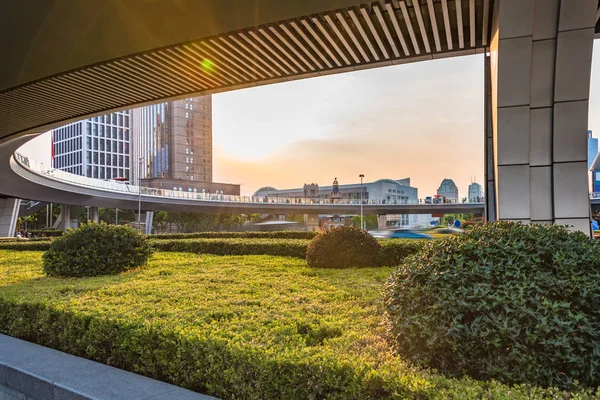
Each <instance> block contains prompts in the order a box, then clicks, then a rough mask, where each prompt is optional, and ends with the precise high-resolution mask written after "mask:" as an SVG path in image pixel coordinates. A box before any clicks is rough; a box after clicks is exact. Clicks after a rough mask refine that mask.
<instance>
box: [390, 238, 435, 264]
mask: <svg viewBox="0 0 600 400" xmlns="http://www.w3.org/2000/svg"><path fill="white" fill-rule="evenodd" d="M429 242H431V240H414V239H385V240H381V241H380V243H381V264H382V265H386V266H396V265H398V264H400V263H401V262H402V260H404V258H406V257H408V256H411V255H413V254H416V253H418V252H419V251H420V250H421V249H422V248H423V247H424V246H425V245H427V243H429Z"/></svg>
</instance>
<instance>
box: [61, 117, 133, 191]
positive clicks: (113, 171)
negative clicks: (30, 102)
mask: <svg viewBox="0 0 600 400" xmlns="http://www.w3.org/2000/svg"><path fill="white" fill-rule="evenodd" d="M130 148H131V113H130V111H121V112H115V113H111V114H105V115H100V116H96V117H92V118H88V119H86V120H83V121H78V122H74V123H71V124H68V125H65V126H62V127H60V128H56V129H54V130H53V131H52V167H53V168H57V169H60V170H63V171H66V172H71V173H74V174H77V175H83V176H87V177H90V178H97V179H115V178H120V179H123V180H126V181H128V180H129V179H130V176H131V156H130V151H131V150H130Z"/></svg>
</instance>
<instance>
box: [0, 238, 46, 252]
mask: <svg viewBox="0 0 600 400" xmlns="http://www.w3.org/2000/svg"><path fill="white" fill-rule="evenodd" d="M51 243H52V240H51V239H3V240H0V250H22V251H46V250H48V249H49V248H50V244H51Z"/></svg>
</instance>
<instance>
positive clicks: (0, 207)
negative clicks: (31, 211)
mask: <svg viewBox="0 0 600 400" xmlns="http://www.w3.org/2000/svg"><path fill="white" fill-rule="evenodd" d="M19 207H21V200H20V199H15V198H8V199H0V237H13V236H15V229H16V227H17V219H18V218H19Z"/></svg>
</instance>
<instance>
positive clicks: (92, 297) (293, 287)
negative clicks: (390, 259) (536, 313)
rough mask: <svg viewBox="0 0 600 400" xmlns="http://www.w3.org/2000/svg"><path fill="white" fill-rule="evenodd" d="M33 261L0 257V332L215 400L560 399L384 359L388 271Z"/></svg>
mask: <svg viewBox="0 0 600 400" xmlns="http://www.w3.org/2000/svg"><path fill="white" fill-rule="evenodd" d="M41 256H42V252H35V251H31V252H30V251H12V250H0V331H2V332H3V333H7V334H9V335H13V336H17V337H22V338H24V339H26V340H34V341H37V342H40V344H45V345H49V346H52V347H55V348H58V349H61V350H64V351H68V352H71V353H74V354H77V355H82V356H86V357H88V358H92V359H96V360H98V361H101V362H104V363H108V364H111V365H115V366H117V367H120V368H125V369H129V370H132V371H134V372H138V373H142V374H145V375H148V376H150V377H155V378H158V379H162V380H165V381H168V382H171V383H175V384H178V385H181V386H184V387H188V388H190V389H193V390H197V391H200V392H204V393H209V394H213V395H216V396H218V397H222V398H244V399H246V398H248V399H288V398H290V399H293V398H298V399H305V398H314V399H321V398H339V399H352V398H355V399H365V398H440V399H441V398H457V399H458V398H460V399H479V398H483V397H487V398H501V399H513V398H548V397H554V398H566V396H567V394H566V393H564V392H559V391H556V390H553V389H549V390H545V389H538V388H531V387H528V386H524V385H521V386H517V387H512V388H509V387H507V386H505V385H501V384H498V383H495V382H491V383H484V382H477V381H474V380H471V379H469V378H464V379H461V380H453V379H446V378H444V377H442V376H440V375H437V374H435V373H429V372H427V371H422V370H419V369H415V368H413V367H410V366H409V365H407V364H406V363H404V362H403V361H402V359H401V358H399V357H398V356H395V355H393V354H391V352H390V351H389V350H388V346H387V344H386V341H385V327H384V326H383V325H382V324H381V315H382V310H383V307H382V303H381V288H382V284H383V282H385V280H386V279H387V276H388V274H389V273H390V271H391V268H387V267H383V268H381V267H380V268H364V269H345V270H334V269H310V268H309V267H307V266H306V263H305V262H304V261H303V260H300V259H296V258H290V257H274V256H256V255H255V256H211V255H195V254H189V253H166V252H165V253H157V254H155V255H154V256H153V258H152V260H151V262H150V265H149V266H147V267H145V268H141V269H137V270H132V271H129V272H127V273H123V274H121V275H117V276H108V277H94V278H69V279H60V278H50V277H46V276H45V275H44V274H43V272H42V267H41V265H42V264H41ZM571 398H582V399H584V398H593V396H592V395H591V394H589V393H587V394H586V393H584V392H580V393H576V394H575V395H574V397H571Z"/></svg>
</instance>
